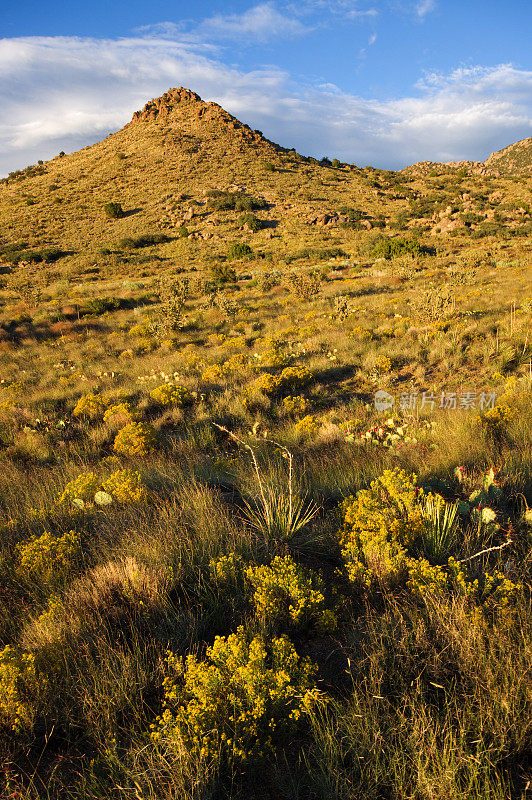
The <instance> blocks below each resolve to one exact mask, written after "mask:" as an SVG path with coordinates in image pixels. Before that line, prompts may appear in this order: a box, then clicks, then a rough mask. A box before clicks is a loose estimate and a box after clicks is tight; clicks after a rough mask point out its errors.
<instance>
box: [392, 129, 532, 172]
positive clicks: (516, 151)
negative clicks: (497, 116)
mask: <svg viewBox="0 0 532 800" xmlns="http://www.w3.org/2000/svg"><path fill="white" fill-rule="evenodd" d="M460 169H466V170H467V171H468V172H471V173H473V174H476V175H493V176H494V177H497V176H504V175H523V174H524V175H527V174H529V173H532V137H529V138H527V139H521V140H520V141H519V142H514V143H513V144H509V145H508V146H507V147H503V149H502V150H497V151H496V152H495V153H492V154H491V155H490V156H489V158H487V159H486V160H485V161H447V162H442V161H419V162H417V163H416V164H412V166H410V167H406V168H405V169H404V170H402V172H404V173H406V174H410V175H421V176H423V175H428V174H429V173H431V172H441V171H446V170H460Z"/></svg>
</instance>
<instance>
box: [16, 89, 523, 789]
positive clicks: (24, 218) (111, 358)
mask: <svg viewBox="0 0 532 800" xmlns="http://www.w3.org/2000/svg"><path fill="white" fill-rule="evenodd" d="M514 157H515V153H514ZM484 169H485V167H484ZM531 201H532V178H527V177H524V178H521V177H519V178H518V179H516V178H514V177H513V176H509V175H507V174H504V175H502V176H492V175H485V174H477V173H476V172H475V171H474V169H473V168H471V167H470V166H468V167H464V168H463V169H454V170H453V169H450V168H449V167H445V168H443V167H441V168H435V167H434V165H432V166H431V167H430V168H428V169H427V171H426V174H423V175H415V174H410V175H409V174H407V173H405V172H403V173H396V172H391V171H385V170H376V169H372V168H365V169H359V168H357V167H354V166H353V165H350V164H342V163H340V162H339V161H337V160H333V161H329V160H325V159H324V160H323V161H321V162H318V161H316V160H315V159H312V158H308V157H304V156H301V155H299V154H298V153H296V152H295V151H288V150H285V149H283V148H282V147H279V146H277V145H275V144H273V143H271V142H269V141H267V140H266V139H265V138H264V137H263V136H262V134H261V133H260V132H258V131H253V130H251V129H250V128H249V127H247V126H246V125H244V124H243V123H241V122H239V121H238V120H236V119H235V118H234V117H232V116H231V115H230V114H228V113H227V112H225V111H224V110H223V109H222V108H220V107H219V106H217V105H216V104H214V103H205V102H203V101H202V100H200V98H199V97H198V95H196V94H195V93H194V92H190V91H189V90H186V89H172V90H170V91H169V92H167V93H166V94H165V95H163V96H162V97H161V98H158V99H156V100H152V101H150V102H149V103H147V104H146V106H145V107H144V109H142V110H140V111H138V112H137V113H135V114H134V116H133V119H132V121H131V122H130V123H129V124H127V125H126V126H125V127H124V128H123V129H122V130H120V131H118V132H116V133H114V134H112V135H111V136H109V137H108V138H106V139H105V140H104V141H102V142H100V143H98V144H95V145H93V146H91V147H87V148H84V149H83V150H80V151H79V152H76V153H72V154H70V155H64V154H62V155H59V156H57V157H56V158H54V159H52V160H50V161H48V162H45V163H38V164H36V165H33V166H31V167H29V168H27V169H25V170H22V171H20V172H18V173H14V174H12V175H11V176H10V177H9V178H8V179H7V180H4V181H2V182H0V798H5V800H23V799H24V800H85V798H90V800H109V798H113V800H115V799H116V800H133V798H137V800H141V798H142V800H200V798H203V800H207V799H208V798H211V799H214V798H218V799H219V800H221V799H222V798H225V800H244V799H245V798H246V799H247V798H250V797H252V798H254V800H320V799H323V800H325V798H329V800H332V799H333V798H335V799H336V800H348V799H349V798H355V797H356V798H357V800H377V799H378V800H383V798H401V797H403V798H407V797H408V798H418V800H429V798H430V799H431V800H464V798H466V797H468V798H471V800H481V799H482V800H483V799H484V798H488V797H489V798H490V800H508V798H515V800H517V798H522V800H524V798H525V795H527V792H528V788H529V787H530V781H531V775H530V764H531V763H532V747H531V743H532V670H531V669H530V664H531V661H532V654H531V650H530V642H531V641H532V614H531V613H530V586H531V585H532V547H531V545H532V538H531V536H530V532H531V530H532V528H531V527H530V523H531V521H532V520H531V517H532V511H531V509H532V450H531V447H530V443H531V442H532V401H531V393H530V388H531V382H530V374H531V371H532V346H531V336H530V333H531V330H532V286H531V280H530V278H531V275H532V248H531V244H530V236H531V233H532V218H531V213H530V209H531V205H532V202H531ZM360 490H363V491H360Z"/></svg>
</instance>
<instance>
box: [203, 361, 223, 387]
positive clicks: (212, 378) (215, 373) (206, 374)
mask: <svg viewBox="0 0 532 800" xmlns="http://www.w3.org/2000/svg"><path fill="white" fill-rule="evenodd" d="M224 375H225V371H224V368H223V365H220V364H210V365H209V366H208V367H206V368H205V369H204V370H203V372H202V373H201V380H202V381H205V383H217V382H218V381H220V380H222V378H223V377H224Z"/></svg>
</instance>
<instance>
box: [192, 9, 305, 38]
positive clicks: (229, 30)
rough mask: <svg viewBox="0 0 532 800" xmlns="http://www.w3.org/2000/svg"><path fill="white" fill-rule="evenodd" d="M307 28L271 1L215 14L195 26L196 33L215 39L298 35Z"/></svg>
mask: <svg viewBox="0 0 532 800" xmlns="http://www.w3.org/2000/svg"><path fill="white" fill-rule="evenodd" d="M309 30H310V28H308V27H307V26H305V25H303V23H302V22H300V20H298V19H296V18H295V17H291V16H288V15H286V14H283V13H282V12H280V11H278V10H277V9H276V8H275V6H274V4H273V3H271V2H267V3H259V5H256V6H253V8H248V9H247V10H246V11H244V12H243V13H242V14H217V15H215V16H214V17H210V18H209V19H206V20H204V21H203V22H202V23H201V24H200V25H199V26H198V29H197V31H198V33H199V34H200V35H203V36H206V37H209V38H215V39H240V40H242V39H244V40H246V39H250V40H255V41H262V42H263V41H267V40H268V39H276V38H279V37H291V36H301V35H303V34H304V33H307V32H308V31H309Z"/></svg>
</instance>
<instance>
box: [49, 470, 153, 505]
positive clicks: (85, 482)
mask: <svg viewBox="0 0 532 800" xmlns="http://www.w3.org/2000/svg"><path fill="white" fill-rule="evenodd" d="M148 499H149V493H148V490H147V489H146V487H145V486H144V484H143V483H142V478H141V475H140V473H139V472H136V471H134V470H131V469H119V470H117V471H116V472H113V473H112V474H111V475H110V476H109V477H108V478H107V479H103V478H100V477H97V476H96V474H95V473H94V472H84V473H82V474H81V475H78V477H77V478H74V480H72V481H70V482H69V483H67V485H66V486H65V488H64V490H63V492H62V494H61V496H60V498H59V503H63V502H65V501H68V500H69V501H71V502H74V504H75V505H77V506H79V507H83V505H84V504H85V503H86V502H93V501H94V502H96V503H97V504H98V505H108V504H109V503H111V502H112V501H113V500H117V501H118V502H119V503H137V502H141V501H146V500H148Z"/></svg>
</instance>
